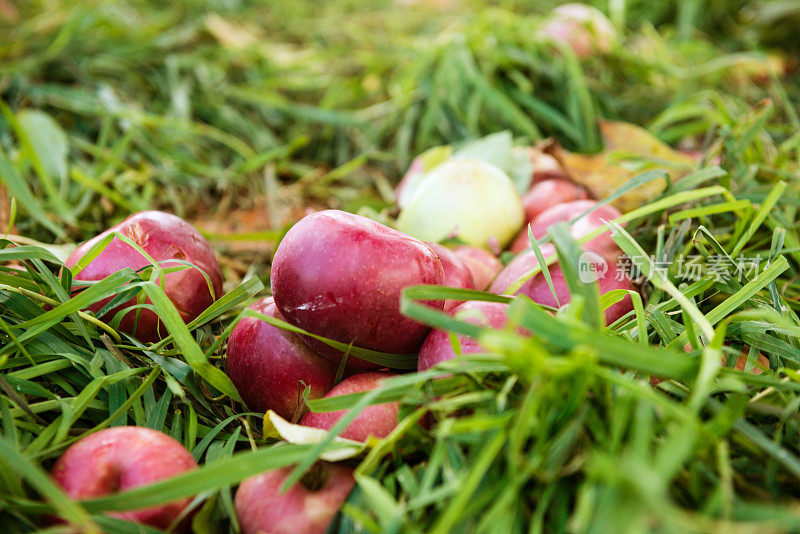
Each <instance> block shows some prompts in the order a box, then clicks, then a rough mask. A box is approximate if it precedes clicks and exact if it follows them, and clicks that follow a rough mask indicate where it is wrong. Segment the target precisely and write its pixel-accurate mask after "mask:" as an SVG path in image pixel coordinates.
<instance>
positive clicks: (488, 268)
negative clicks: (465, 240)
mask: <svg viewBox="0 0 800 534" xmlns="http://www.w3.org/2000/svg"><path fill="white" fill-rule="evenodd" d="M453 254H455V255H456V256H458V257H459V258H461V260H462V261H463V262H464V265H466V266H467V269H469V272H470V274H472V281H473V282H474V283H475V289H479V290H481V291H483V290H484V289H486V288H487V287H489V284H491V283H492V280H494V277H495V276H497V273H499V272H500V271H501V270H502V269H503V264H502V263H500V260H498V259H497V256H495V255H494V254H492V253H491V252H489V251H488V250H486V249H483V248H480V247H473V246H471V245H460V246H457V247H455V248H454V249H453Z"/></svg>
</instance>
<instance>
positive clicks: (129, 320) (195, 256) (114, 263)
mask: <svg viewBox="0 0 800 534" xmlns="http://www.w3.org/2000/svg"><path fill="white" fill-rule="evenodd" d="M111 232H117V233H119V234H122V235H124V236H126V237H128V238H130V239H131V241H133V242H134V243H136V244H137V245H139V246H140V247H141V248H142V250H144V251H145V252H147V253H148V254H149V255H150V256H151V257H152V258H153V259H154V260H156V261H158V262H160V265H161V266H162V267H164V268H169V267H176V266H179V265H180V264H178V263H176V262H175V261H170V260H183V261H188V262H191V263H192V264H193V265H194V266H195V267H197V268H188V269H183V270H180V271H176V272H172V273H168V274H166V275H165V276H164V288H163V289H164V292H165V293H166V294H167V296H168V297H169V299H170V300H171V301H172V303H173V304H174V305H175V307H176V308H177V309H178V312H179V313H180V315H181V317H182V318H183V320H184V321H186V322H189V321H191V320H192V319H194V318H196V317H197V316H198V315H200V313H201V312H202V311H203V310H205V309H206V308H208V307H209V306H210V305H211V304H212V303H213V302H214V300H215V299H217V298H219V297H220V296H221V295H222V272H221V271H220V268H219V263H217V257H216V256H215V255H214V251H213V250H211V246H210V245H209V244H208V241H206V240H205V238H203V236H202V235H200V232H198V231H197V230H196V229H195V228H194V227H193V226H192V225H190V224H189V223H187V222H186V221H184V220H183V219H181V218H180V217H176V216H175V215H171V214H169V213H163V212H160V211H141V212H139V213H135V214H134V215H131V216H130V217H128V218H127V219H125V220H124V221H122V222H121V223H119V224H118V225H116V226H112V227H111V228H109V229H108V230H106V231H105V232H103V233H102V234H100V235H98V236H96V237H94V238H92V239H90V240H89V241H87V242H86V243H84V244H83V245H81V246H79V247H78V248H77V249H75V251H74V252H73V253H72V254H70V255H69V257H68V258H67V260H66V261H65V262H64V264H65V265H66V266H67V267H70V268H71V267H72V266H74V265H75V264H76V263H77V262H78V260H80V259H81V258H82V257H83V256H84V255H85V254H86V253H87V252H88V251H89V249H91V248H92V246H94V245H95V244H96V243H97V242H98V241H100V240H102V239H103V238H104V237H106V236H107V235H108V234H109V233H111ZM148 265H150V262H149V261H148V260H147V258H145V257H144V256H143V255H142V254H141V253H140V252H139V251H137V250H136V249H135V248H133V247H131V246H130V245H128V244H127V243H125V242H124V241H122V240H120V239H117V238H114V239H113V240H112V241H111V242H110V243H109V244H108V246H107V247H106V248H105V249H104V250H103V251H102V252H101V253H100V255H99V256H97V257H96V258H95V259H94V260H92V262H91V263H89V265H87V266H86V267H85V268H84V269H83V270H82V271H81V272H80V273H78V275H77V276H76V277H75V280H81V281H93V280H102V279H103V278H106V277H107V276H110V275H112V274H114V273H116V272H117V271H119V270H120V269H124V268H126V267H127V268H130V269H140V268H142V267H146V266H148ZM201 271H202V272H201ZM203 273H205V274H206V275H208V278H209V279H210V281H211V285H212V287H213V289H214V292H213V294H212V293H211V291H210V290H209V287H208V282H206V278H205V277H204V276H203ZM110 300H111V297H109V298H107V299H104V300H101V301H100V302H97V303H95V304H93V305H92V306H90V309H91V310H93V311H95V312H97V311H99V310H100V309H101V308H102V307H103V306H105V305H106V304H107V303H108V302H109V301H110ZM147 302H148V303H149V302H150V301H149V300H148V301H147ZM134 304H136V299H135V298H133V299H131V300H129V301H128V302H126V303H125V304H123V305H121V306H118V307H116V308H114V309H113V310H111V311H110V312H109V313H108V314H106V315H105V316H104V319H106V320H110V319H111V318H113V317H114V315H115V314H116V313H117V312H119V311H120V310H122V309H123V308H126V307H128V306H132V305H134ZM139 311H140V312H141V313H140V316H139V323H138V325H136V329H135V331H134V323H135V319H136V313H137V312H136V311H130V312H129V313H127V314H125V316H124V317H123V318H122V321H121V322H120V330H122V331H124V332H128V333H130V334H133V335H134V336H135V337H136V338H138V339H140V340H141V341H146V342H151V341H157V340H158V339H160V338H161V337H163V336H165V335H166V334H167V331H166V328H165V327H164V325H163V324H161V321H159V319H158V317H157V316H156V314H155V312H153V311H151V310H148V309H141V310H139Z"/></svg>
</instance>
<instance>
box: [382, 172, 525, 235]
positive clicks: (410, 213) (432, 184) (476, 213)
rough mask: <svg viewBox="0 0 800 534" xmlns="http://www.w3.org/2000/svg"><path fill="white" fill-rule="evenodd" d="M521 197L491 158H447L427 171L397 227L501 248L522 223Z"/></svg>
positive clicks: (404, 230)
mask: <svg viewBox="0 0 800 534" xmlns="http://www.w3.org/2000/svg"><path fill="white" fill-rule="evenodd" d="M523 217H524V215H523V211H522V202H521V200H520V198H519V195H518V194H517V191H516V189H515V187H514V184H513V183H512V181H511V179H510V178H509V177H508V175H507V174H506V173H505V172H503V171H502V170H501V169H500V168H498V167H497V166H495V165H492V164H491V163H487V162H485V161H479V160H470V159H450V160H448V161H446V162H444V163H441V164H439V165H437V166H436V167H434V168H433V170H431V171H430V172H428V173H426V174H425V178H424V180H422V181H421V183H420V184H419V186H418V187H416V189H415V191H414V193H413V194H412V195H411V198H410V199H408V202H407V204H406V205H405V207H404V208H403V209H402V211H401V212H400V216H399V217H398V219H397V228H398V229H399V230H400V231H401V232H405V233H407V234H409V235H412V236H414V237H417V238H419V239H422V240H425V241H442V240H445V239H447V238H453V237H457V238H459V239H461V240H462V241H464V242H465V243H467V244H469V245H474V246H478V247H483V248H486V249H489V250H494V249H497V250H500V249H502V248H503V247H504V246H505V245H506V244H508V242H509V241H510V240H511V239H512V238H513V237H514V235H515V234H516V233H517V231H518V230H519V228H520V226H522V223H523V222H524V221H523Z"/></svg>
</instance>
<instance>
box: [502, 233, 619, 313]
mask: <svg viewBox="0 0 800 534" xmlns="http://www.w3.org/2000/svg"><path fill="white" fill-rule="evenodd" d="M540 249H541V252H542V255H543V256H544V258H545V259H546V258H548V257H549V256H552V255H553V254H555V247H553V245H551V244H550V243H545V244H544V245H542V246H541V247H540ZM579 263H580V264H579V268H580V269H581V273H580V275H581V276H584V275H588V276H589V277H590V279H587V280H583V281H584V282H589V281H596V282H597V284H598V287H599V290H600V294H601V295H602V294H604V293H607V292H609V291H612V290H615V289H625V290H632V289H633V282H632V281H631V279H630V276H628V273H627V272H626V271H625V269H623V268H622V267H621V266H620V265H619V264H618V263H614V262H611V261H609V260H608V259H606V258H604V257H603V256H602V255H600V254H598V253H596V252H594V251H590V250H587V251H585V252H584V253H583V255H582V256H581V258H580V262H579ZM536 267H539V261H538V260H537V258H536V254H535V253H534V251H533V250H526V251H525V252H523V253H521V254H520V255H519V256H517V257H516V258H514V259H513V260H512V261H511V263H509V264H508V265H507V266H506V268H505V269H503V270H502V271H500V274H499V275H497V278H496V279H495V281H494V283H492V286H491V287H490V288H489V291H490V292H492V293H496V294H503V293H505V292H506V291H507V290H508V289H509V288H510V287H511V285H512V284H513V283H514V282H516V281H517V280H519V279H520V278H521V277H522V276H523V275H524V274H525V273H527V272H528V271H530V270H531V269H534V268H536ZM549 272H550V278H551V280H552V283H553V289H554V290H555V294H556V296H557V297H558V301H556V298H555V297H554V296H553V292H552V291H550V287H549V286H548V285H547V280H546V279H545V277H544V275H543V274H542V273H541V272H540V273H537V274H536V275H535V276H533V277H532V278H531V279H530V280H527V281H526V282H524V283H523V284H522V286H521V287H520V288H519V289H517V290H516V291H515V292H514V294H515V295H519V294H522V295H526V296H528V297H529V298H530V299H531V300H533V301H534V302H538V303H539V304H544V305H545V306H550V307H552V308H558V307H560V306H563V305H564V304H567V303H568V302H569V301H570V300H571V298H572V295H571V294H570V291H569V286H568V285H567V281H566V279H565V278H564V272H563V270H562V269H561V266H560V265H559V264H558V263H554V264H552V265H550V267H549ZM631 310H633V301H632V300H631V297H630V295H626V296H625V298H623V299H622V300H621V301H619V302H617V303H615V304H612V305H611V306H610V307H608V308H606V310H605V318H606V324H611V323H613V322H614V321H616V320H617V319H619V318H620V317H622V316H623V315H625V314H626V313H628V312H629V311H631Z"/></svg>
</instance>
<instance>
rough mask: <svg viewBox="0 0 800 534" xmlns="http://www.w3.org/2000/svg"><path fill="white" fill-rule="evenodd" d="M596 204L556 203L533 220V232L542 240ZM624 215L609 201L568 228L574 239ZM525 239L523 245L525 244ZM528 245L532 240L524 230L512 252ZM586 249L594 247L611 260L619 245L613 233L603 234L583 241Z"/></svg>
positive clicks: (587, 202)
mask: <svg viewBox="0 0 800 534" xmlns="http://www.w3.org/2000/svg"><path fill="white" fill-rule="evenodd" d="M594 206H597V202H595V201H594V200H575V201H573V202H566V203H564V204H559V205H557V206H553V207H551V208H549V209H547V210H545V211H544V212H542V213H541V214H539V216H538V217H536V218H535V219H534V220H533V221H531V232H533V236H534V237H535V238H536V239H541V238H543V237H544V236H545V235H547V231H548V230H549V229H550V227H551V226H553V225H554V224H557V223H560V222H569V221H571V220H572V219H574V218H575V217H577V216H578V215H580V214H582V213H584V212H585V211H587V210H590V209H592V208H593V207H594ZM621 215H622V214H621V213H620V212H619V210H617V209H616V208H615V207H613V206H609V205H607V204H605V205H602V206H600V207H598V208H597V209H595V210H594V211H592V212H591V213H589V214H588V215H586V216H584V217H581V218H580V219H579V220H577V221H575V222H574V223H572V225H570V229H569V231H570V234H571V235H572V237H573V238H574V239H580V238H582V237H583V236H586V235H588V234H590V233H592V232H594V231H595V230H597V229H598V228H603V227H604V226H605V221H610V220H614V219H616V218H617V217H620V216H621ZM523 240H524V246H523V243H522V242H523ZM526 248H530V239H529V237H528V235H527V232H526V231H524V232H522V233H520V235H519V237H517V240H516V241H515V242H514V245H513V246H512V249H511V250H512V252H519V251H522V250H525V249H526ZM583 248H585V249H589V250H593V251H595V252H598V253H600V254H603V255H604V256H607V257H608V258H612V259H613V258H616V257H617V256H618V255H619V252H618V248H619V247H617V244H616V243H615V242H614V239H612V237H611V233H610V232H606V233H604V234H601V235H599V236H597V237H595V238H594V239H592V240H591V241H588V242H586V243H584V244H583Z"/></svg>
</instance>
